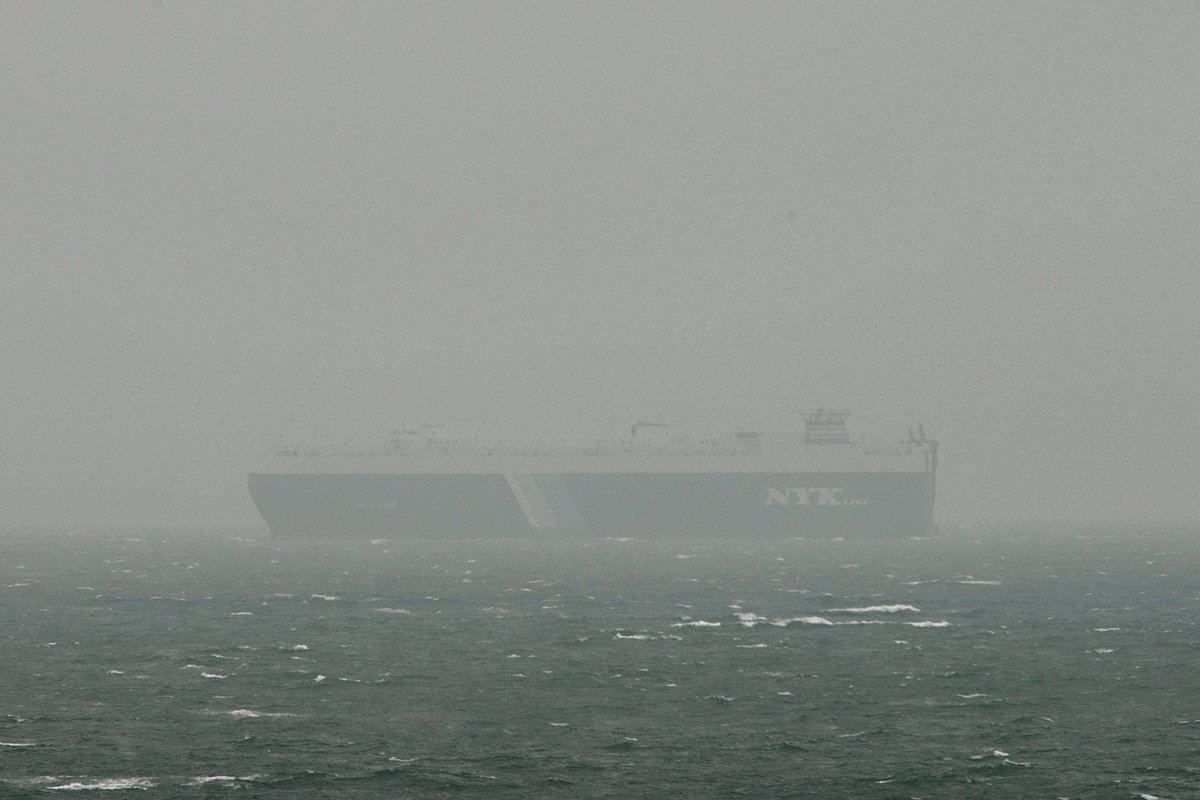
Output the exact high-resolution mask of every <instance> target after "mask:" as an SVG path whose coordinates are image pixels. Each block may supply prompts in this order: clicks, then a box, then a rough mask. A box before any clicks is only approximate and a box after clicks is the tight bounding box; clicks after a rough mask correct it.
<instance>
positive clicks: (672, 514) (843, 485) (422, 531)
mask: <svg viewBox="0 0 1200 800" xmlns="http://www.w3.org/2000/svg"><path fill="white" fill-rule="evenodd" d="M803 416H804V430H803V433H802V434H799V433H797V434H794V435H792V436H779V437H771V436H766V435H764V434H762V433H759V432H755V431H742V432H739V433H734V434H730V435H718V436H696V435H679V434H676V433H675V432H674V429H672V428H669V427H667V426H665V425H660V424H657V423H646V422H639V423H636V424H634V425H633V426H632V427H631V428H630V429H629V431H628V434H627V435H626V436H624V437H622V438H620V439H618V440H614V441H594V442H590V443H588V444H586V445H574V446H564V445H557V446H548V445H525V446H511V445H510V446H504V445H500V444H494V443H489V442H485V441H482V440H480V439H478V438H476V437H474V436H462V435H455V434H453V433H449V432H447V431H446V430H445V429H442V428H439V427H437V426H427V427H424V428H420V429H413V430H396V431H392V432H391V433H390V435H389V438H388V440H387V442H386V443H385V444H384V445H383V446H382V447H380V448H378V449H371V450H333V451H320V450H315V449H302V448H285V449H282V450H279V451H277V452H276V453H274V454H273V456H272V457H271V462H272V463H271V467H270V468H269V469H267V470H264V471H261V472H254V473H251V474H250V476H249V489H250V496H251V497H252V498H253V500H254V504H255V506H257V507H258V511H259V513H260V514H262V517H263V519H264V520H265V521H266V523H267V526H268V527H269V528H270V530H271V534H272V535H273V536H280V537H293V536H310V537H337V538H367V539H374V538H381V539H391V538H411V539H423V538H427V539H446V538H464V539H471V538H479V539H487V538H496V537H531V536H560V537H572V536H574V537H622V536H628V537H642V538H653V537H709V538H718V537H730V538H771V537H774V538H783V537H820V536H827V537H836V536H924V535H928V534H929V533H931V532H932V531H933V530H934V523H933V501H934V489H935V476H936V472H937V442H935V441H931V440H929V439H927V438H926V437H925V431H924V428H923V427H921V426H918V429H917V430H918V432H917V433H916V434H914V433H913V431H911V430H910V431H909V432H908V438H907V440H899V441H894V442H865V441H857V440H852V439H851V437H850V434H849V432H848V430H847V427H846V417H847V416H848V413H847V412H845V411H831V410H825V409H820V410H816V411H809V412H804V414H803Z"/></svg>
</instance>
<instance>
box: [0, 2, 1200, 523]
mask: <svg viewBox="0 0 1200 800" xmlns="http://www.w3.org/2000/svg"><path fill="white" fill-rule="evenodd" d="M0 17H2V21H3V24H2V25H0V112H2V114H3V116H2V118H0V119H2V123H3V128H2V130H3V139H2V140H0V141H2V144H0V203H2V214H0V367H2V370H0V375H2V382H0V523H8V524H24V523H45V524H89V523H96V524H125V523H130V524H158V523H165V524H185V525H193V524H195V525H201V524H218V523H219V524H243V523H249V524H257V523H258V518H257V515H256V514H255V512H254V509H253V506H252V505H251V503H250V501H249V498H248V497H247V494H246V491H245V471H246V469H247V467H248V466H250V465H251V464H252V463H253V459H254V457H255V456H256V455H257V453H258V451H259V450H260V449H261V448H264V447H267V446H270V445H272V444H274V443H276V441H277V440H278V439H279V437H281V436H283V437H295V436H315V435H318V434H325V433H329V432H332V431H336V432H338V435H343V434H344V435H345V436H346V437H350V438H353V439H361V440H364V441H367V442H370V441H372V440H374V439H375V438H377V437H381V436H382V431H383V430H384V429H385V428H386V427H387V426H389V425H392V424H394V423H397V422H422V421H438V422H449V423H466V424H469V425H472V426H474V427H476V428H479V429H482V430H488V431H494V432H497V433H504V434H512V435H524V434H529V433H531V432H533V431H536V430H538V429H539V428H541V429H544V430H546V431H547V432H549V433H550V434H553V435H566V434H569V433H570V432H571V431H573V430H582V431H584V432H587V433H590V432H592V431H594V430H596V429H598V428H604V427H605V426H609V425H611V426H613V427H614V428H615V427H616V426H620V425H625V424H628V423H629V422H630V421H632V420H634V419H639V418H642V419H645V418H649V419H667V420H671V421H676V422H688V423H693V422H694V423H696V424H699V425H703V426H706V427H712V428H718V429H724V428H747V427H749V428H756V429H768V430H769V429H776V428H780V427H784V426H789V425H790V426H794V425H796V424H797V422H798V417H797V414H796V412H797V411H798V410H799V409H801V408H805V407H809V406H814V405H827V406H828V405H834V406H846V407H849V408H851V409H852V410H853V411H854V417H853V418H852V421H853V422H855V423H856V424H855V425H854V427H855V429H856V430H857V431H859V432H862V433H866V434H870V435H875V436H880V437H888V438H901V437H902V436H903V435H904V430H905V428H906V427H907V426H908V425H909V424H912V423H915V422H917V421H923V422H924V423H925V424H926V427H927V428H928V429H929V432H930V434H931V435H935V436H936V437H937V438H939V439H941V440H942V442H943V451H942V452H943V460H942V470H941V473H940V475H939V500H938V518H939V520H940V521H942V522H943V523H950V524H953V523H956V522H963V523H985V524H987V523H1000V522H1018V521H1027V520H1052V521H1062V522H1071V521H1079V522H1096V521H1104V520H1151V521H1168V520H1195V519H1197V518H1198V517H1200V491H1197V487H1198V486H1200V458H1198V454H1200V366H1198V356H1200V321H1198V315H1197V313H1196V307H1197V305H1198V301H1200V278H1198V274H1197V269H1198V267H1200V258H1198V252H1200V225H1198V223H1200V134H1198V133H1197V131H1198V130H1200V56H1198V55H1197V52H1198V50H1200V48H1198V47H1197V43H1198V42H1200V5H1197V4H1194V3H1156V4H1145V3H1136V4H1135V3H1130V4H1097V3H1071V4H1065V3H1060V4H1017V3H1003V4H989V5H976V4H967V3H956V4H907V5H902V4H886V3H872V4H847V3H843V2H834V3H810V4H796V3H786V4H785V3H780V4H774V3H759V4H753V5H752V4H743V3H729V4H715V3H710V4H684V3H679V4H676V3H660V4H654V5H645V4H642V3H629V4H622V3H604V4H593V3H574V4H568V3H546V4H541V5H535V4H526V3H521V4H512V3H498V4H497V3H487V4H451V3H428V4H424V3H404V4H400V3H391V2H378V3H356V4H349V3H336V4H335V3H291V4H283V3H256V4H249V3H242V2H231V3H177V2H172V1H171V0H162V2H155V3H150V2H144V3H122V4H113V3H50V2H40V1H39V2H29V3H7V4H5V5H4V7H3V10H2V11H0Z"/></svg>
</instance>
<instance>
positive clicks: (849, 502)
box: [767, 487, 871, 506]
mask: <svg viewBox="0 0 1200 800" xmlns="http://www.w3.org/2000/svg"><path fill="white" fill-rule="evenodd" d="M844 491H846V490H845V489H841V488H837V489H834V488H827V487H814V488H804V487H801V488H793V489H767V505H769V506H866V505H870V504H871V499H870V498H868V497H850V498H843V497H842V492H844Z"/></svg>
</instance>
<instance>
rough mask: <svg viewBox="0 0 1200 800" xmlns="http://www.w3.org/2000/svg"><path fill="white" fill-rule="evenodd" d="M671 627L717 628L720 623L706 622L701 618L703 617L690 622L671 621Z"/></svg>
mask: <svg viewBox="0 0 1200 800" xmlns="http://www.w3.org/2000/svg"><path fill="white" fill-rule="evenodd" d="M671 627H672V628H719V627H721V623H719V622H708V621H707V620H703V619H696V620H692V621H691V622H673V623H671Z"/></svg>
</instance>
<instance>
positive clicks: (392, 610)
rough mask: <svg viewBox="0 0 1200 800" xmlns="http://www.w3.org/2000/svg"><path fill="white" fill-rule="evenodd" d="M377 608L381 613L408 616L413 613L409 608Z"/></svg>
mask: <svg viewBox="0 0 1200 800" xmlns="http://www.w3.org/2000/svg"><path fill="white" fill-rule="evenodd" d="M375 610H376V611H378V612H379V613H380V614H402V615H404V616H408V615H409V614H412V612H411V611H409V610H408V609H407V608H377V609H375Z"/></svg>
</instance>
